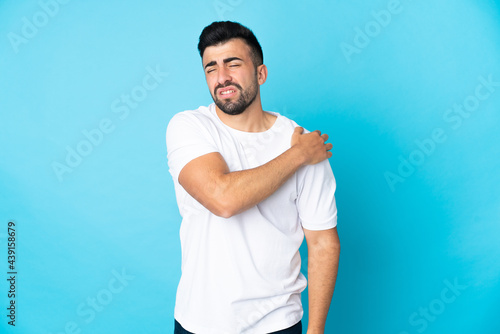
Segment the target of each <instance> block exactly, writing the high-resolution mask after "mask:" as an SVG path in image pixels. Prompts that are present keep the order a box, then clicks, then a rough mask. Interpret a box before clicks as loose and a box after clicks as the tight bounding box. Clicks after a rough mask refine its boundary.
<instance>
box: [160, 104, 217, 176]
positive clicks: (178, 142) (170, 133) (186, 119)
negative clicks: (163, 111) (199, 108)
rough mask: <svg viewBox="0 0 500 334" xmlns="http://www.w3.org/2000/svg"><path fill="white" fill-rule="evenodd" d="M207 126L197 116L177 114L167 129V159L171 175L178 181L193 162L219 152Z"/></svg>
mask: <svg viewBox="0 0 500 334" xmlns="http://www.w3.org/2000/svg"><path fill="white" fill-rule="evenodd" d="M207 125H208V124H206V125H205V126H204V125H203V121H202V120H201V119H199V118H197V117H195V116H192V115H188V114H186V113H179V114H176V115H175V116H174V117H173V118H172V119H171V120H170V122H169V123H168V127H167V135H166V137H167V138H166V141H167V159H168V167H169V171H170V174H171V175H172V177H173V178H174V180H177V179H178V178H179V174H180V172H181V170H182V169H183V168H184V166H186V164H187V163H188V162H190V161H191V160H193V159H195V158H198V157H200V156H202V155H205V154H208V153H212V152H219V149H218V147H217V145H216V144H215V141H214V138H213V137H212V136H211V135H210V132H209V130H208V129H207Z"/></svg>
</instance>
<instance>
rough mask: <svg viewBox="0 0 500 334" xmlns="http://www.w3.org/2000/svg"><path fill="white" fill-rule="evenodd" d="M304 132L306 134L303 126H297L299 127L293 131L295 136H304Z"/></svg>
mask: <svg viewBox="0 0 500 334" xmlns="http://www.w3.org/2000/svg"><path fill="white" fill-rule="evenodd" d="M302 132H304V128H303V127H301V126H297V127H295V129H293V133H294V134H298V135H300V134H302Z"/></svg>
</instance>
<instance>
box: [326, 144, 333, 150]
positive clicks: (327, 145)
mask: <svg viewBox="0 0 500 334" xmlns="http://www.w3.org/2000/svg"><path fill="white" fill-rule="evenodd" d="M325 146H326V150H327V151H329V150H331V149H332V148H333V144H332V143H328V144H325Z"/></svg>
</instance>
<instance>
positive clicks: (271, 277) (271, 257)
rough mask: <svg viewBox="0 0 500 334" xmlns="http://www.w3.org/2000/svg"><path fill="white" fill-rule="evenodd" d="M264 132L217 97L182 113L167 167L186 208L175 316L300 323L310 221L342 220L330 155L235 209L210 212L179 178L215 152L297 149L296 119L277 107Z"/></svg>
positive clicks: (189, 326) (242, 162) (202, 333)
mask: <svg viewBox="0 0 500 334" xmlns="http://www.w3.org/2000/svg"><path fill="white" fill-rule="evenodd" d="M272 114H274V115H275V116H277V118H276V121H275V123H274V124H273V126H272V127H271V128H270V129H268V130H267V131H264V132H243V131H239V130H236V129H233V128H231V127H229V126H227V125H225V124H224V123H223V122H222V121H221V120H220V119H219V117H218V116H217V113H216V111H215V104H213V103H212V104H211V105H209V106H208V107H204V106H202V107H199V108H198V109H196V110H188V111H184V112H181V113H178V114H176V115H175V116H174V117H173V118H172V119H171V121H170V122H169V125H168V128H167V152H168V155H167V158H168V166H169V170H170V173H171V175H172V178H173V180H174V187H175V193H176V199H177V204H178V206H179V212H180V214H181V216H182V222H181V227H180V239H181V249H182V267H181V269H182V275H181V279H180V282H179V285H178V288H177V295H176V304H175V312H174V317H175V319H176V320H177V321H179V322H180V323H181V325H182V326H183V327H184V328H185V329H186V330H188V331H190V332H194V333H197V334H226V333H227V334H234V333H246V334H250V333H269V332H273V331H278V330H281V329H284V328H287V327H290V326H293V325H294V324H296V323H297V322H299V321H300V320H301V318H302V315H303V310H302V304H301V299H300V293H301V292H302V291H303V290H304V289H305V287H306V285H307V282H306V278H305V277H304V275H303V274H302V273H301V272H300V268H301V259H300V253H299V247H300V245H301V244H302V241H303V239H304V232H303V228H305V229H308V230H325V229H330V228H333V227H335V226H336V224H337V208H336V204H335V197H334V193H335V188H336V183H335V178H334V176H333V173H332V169H331V167H330V164H329V162H328V161H327V160H325V161H323V162H321V163H318V164H315V165H308V166H304V167H301V168H300V169H299V170H298V171H297V172H296V173H295V174H294V175H293V176H292V177H291V178H290V179H288V181H287V182H285V183H284V184H283V185H282V186H281V187H280V188H279V189H278V190H277V191H276V192H275V193H273V194H272V195H271V196H270V197H268V198H267V199H265V200H264V201H262V202H260V203H259V204H258V205H256V206H254V207H252V208H250V209H248V210H246V211H244V212H242V213H240V214H237V215H234V216H232V217H230V218H222V217H219V216H216V215H214V214H212V213H211V212H210V211H209V210H208V209H206V208H205V207H203V206H202V205H201V204H200V203H199V202H197V201H196V200H195V199H194V198H193V197H192V196H190V195H189V194H188V193H187V192H186V191H185V190H184V188H183V187H182V186H181V185H180V184H179V182H178V177H179V173H180V172H181V170H182V168H183V167H184V166H185V165H186V164H187V163H189V162H190V161H191V160H193V159H195V158H197V157H200V156H202V155H205V154H208V153H212V152H218V153H220V154H221V155H222V157H223V158H224V160H225V161H226V163H227V165H228V167H229V170H230V171H231V172H233V171H240V170H245V169H250V168H254V167H258V166H261V165H263V164H265V163H267V162H268V161H270V160H272V159H274V158H276V157H277V156H279V155H280V154H282V153H283V152H285V151H286V150H287V149H289V148H290V141H291V137H292V133H293V131H294V128H295V127H296V126H297V124H296V123H295V122H293V121H292V120H290V119H288V118H286V117H285V116H283V115H280V114H278V113H272Z"/></svg>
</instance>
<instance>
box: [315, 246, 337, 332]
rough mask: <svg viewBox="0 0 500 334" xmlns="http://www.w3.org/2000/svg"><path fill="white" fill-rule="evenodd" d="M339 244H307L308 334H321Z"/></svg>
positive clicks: (335, 272) (328, 303) (331, 287)
mask: <svg viewBox="0 0 500 334" xmlns="http://www.w3.org/2000/svg"><path fill="white" fill-rule="evenodd" d="M339 255H340V244H335V243H328V244H321V243H318V244H315V245H308V281H309V284H308V285H309V288H308V291H309V325H308V330H307V333H308V334H323V333H324V330H325V323H326V317H327V315H328V309H329V308H330V303H331V300H332V296H333V290H334V288H335V281H336V279H337V271H338V265H339Z"/></svg>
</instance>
